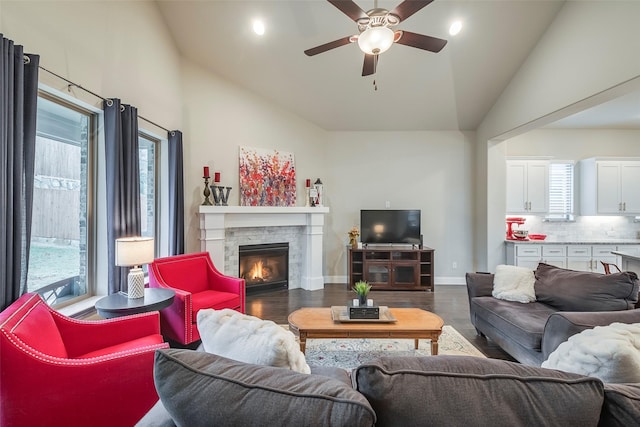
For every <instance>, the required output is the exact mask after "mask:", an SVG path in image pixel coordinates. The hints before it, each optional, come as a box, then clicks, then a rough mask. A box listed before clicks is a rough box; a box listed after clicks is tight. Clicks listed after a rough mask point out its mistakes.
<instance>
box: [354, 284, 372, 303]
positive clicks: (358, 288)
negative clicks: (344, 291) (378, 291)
mask: <svg viewBox="0 0 640 427" xmlns="http://www.w3.org/2000/svg"><path fill="white" fill-rule="evenodd" d="M352 289H353V291H354V292H355V293H356V294H357V295H358V299H359V300H360V302H361V303H363V304H366V302H367V294H368V293H369V291H370V290H371V285H370V284H369V283H367V282H366V281H364V280H358V281H357V282H356V283H355V284H354V285H353V288H352Z"/></svg>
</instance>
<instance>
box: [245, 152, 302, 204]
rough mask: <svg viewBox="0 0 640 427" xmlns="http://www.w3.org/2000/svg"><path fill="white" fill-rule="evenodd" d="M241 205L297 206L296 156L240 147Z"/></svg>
mask: <svg viewBox="0 0 640 427" xmlns="http://www.w3.org/2000/svg"><path fill="white" fill-rule="evenodd" d="M238 170H239V173H240V206H282V207H292V206H295V205H296V168H295V162H294V157H293V153H285V152H281V151H277V150H265V149H259V148H248V147H240V165H239V168H238Z"/></svg>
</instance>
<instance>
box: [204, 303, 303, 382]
mask: <svg viewBox="0 0 640 427" xmlns="http://www.w3.org/2000/svg"><path fill="white" fill-rule="evenodd" d="M198 331H199V332H200V337H201V338H202V345H203V347H204V351H206V352H208V353H213V354H217V355H219V356H224V357H228V358H230V359H234V360H239V361H241V362H245V363H255V364H257V365H268V366H277V367H281V368H288V369H292V370H294V371H298V372H301V373H305V374H308V373H309V372H310V369H309V365H307V361H306V359H305V357H304V354H303V353H302V352H301V351H300V344H298V343H297V342H296V337H295V336H294V335H293V333H291V332H290V331H287V330H285V329H284V328H282V327H280V326H278V325H277V324H275V323H274V322H272V321H270V320H262V319H259V318H257V317H254V316H249V315H248V314H242V313H238V312H237V311H235V310H231V309H224V310H212V309H205V310H200V311H199V312H198Z"/></svg>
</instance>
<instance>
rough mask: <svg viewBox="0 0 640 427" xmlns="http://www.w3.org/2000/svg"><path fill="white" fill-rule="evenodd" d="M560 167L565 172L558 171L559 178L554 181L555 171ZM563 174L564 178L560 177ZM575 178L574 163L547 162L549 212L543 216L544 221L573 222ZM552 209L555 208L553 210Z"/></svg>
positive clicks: (561, 161) (563, 161)
mask: <svg viewBox="0 0 640 427" xmlns="http://www.w3.org/2000/svg"><path fill="white" fill-rule="evenodd" d="M560 167H561V168H563V169H565V170H564V171H562V170H560V171H558V172H560V176H557V177H555V179H554V175H555V172H556V170H557V169H561V168H560ZM563 172H564V176H562V173H563ZM575 177H576V170H575V161H573V160H552V161H550V162H549V212H548V213H547V215H545V221H574V219H575V217H574V214H575V206H576V191H575V188H576V187H575ZM562 193H564V195H563V194H562ZM567 193H568V194H567ZM563 196H564V198H563ZM554 207H556V209H555V210H554Z"/></svg>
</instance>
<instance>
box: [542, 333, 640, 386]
mask: <svg viewBox="0 0 640 427" xmlns="http://www.w3.org/2000/svg"><path fill="white" fill-rule="evenodd" d="M542 367H543V368H551V369H558V370H561V371H565V372H574V373H576V374H582V375H588V376H591V377H596V378H600V379H601V380H602V381H604V382H606V383H637V382H640V323H633V324H626V323H612V324H611V325H609V326H596V327H595V328H593V329H586V330H584V331H582V332H580V333H579V334H576V335H574V336H572V337H570V338H569V339H568V340H567V341H565V342H563V343H562V344H560V345H559V346H558V348H557V349H556V350H555V351H554V352H553V353H551V354H550V355H549V359H547V360H546V361H544V362H543V363H542Z"/></svg>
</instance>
